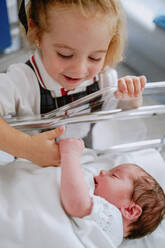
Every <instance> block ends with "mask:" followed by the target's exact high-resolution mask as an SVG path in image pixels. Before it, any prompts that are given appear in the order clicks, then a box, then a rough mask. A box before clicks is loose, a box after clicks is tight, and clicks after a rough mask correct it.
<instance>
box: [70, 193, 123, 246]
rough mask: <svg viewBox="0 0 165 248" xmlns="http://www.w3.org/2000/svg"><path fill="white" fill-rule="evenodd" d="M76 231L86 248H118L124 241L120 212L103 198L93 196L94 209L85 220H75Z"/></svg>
mask: <svg viewBox="0 0 165 248" xmlns="http://www.w3.org/2000/svg"><path fill="white" fill-rule="evenodd" d="M73 222H74V223H75V225H74V227H75V228H74V229H75V232H76V234H77V235H78V236H79V238H80V239H81V241H82V242H83V244H85V246H86V247H95V248H96V247H109V248H110V247H113V248H114V247H117V246H118V245H120V243H121V242H122V240H123V224H122V217H121V213H120V211H119V210H118V209H117V208H116V207H115V206H114V205H112V204H110V203H109V202H107V201H106V200H104V199H103V198H101V197H98V196H95V195H94V196H93V209H92V212H91V214H90V215H88V216H86V217H84V218H73Z"/></svg>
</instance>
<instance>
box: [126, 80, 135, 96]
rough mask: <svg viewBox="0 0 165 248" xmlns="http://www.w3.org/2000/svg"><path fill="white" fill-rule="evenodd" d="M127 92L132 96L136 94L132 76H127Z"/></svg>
mask: <svg viewBox="0 0 165 248" xmlns="http://www.w3.org/2000/svg"><path fill="white" fill-rule="evenodd" d="M125 81H126V85H127V92H128V95H129V96H130V97H132V96H134V83H133V80H132V78H126V80H125Z"/></svg>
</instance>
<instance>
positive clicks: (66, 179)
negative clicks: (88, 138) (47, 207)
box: [59, 139, 92, 217]
mask: <svg viewBox="0 0 165 248" xmlns="http://www.w3.org/2000/svg"><path fill="white" fill-rule="evenodd" d="M59 147H60V153H61V167H62V168H61V169H62V175H61V201H62V204H63V207H64V209H65V211H66V212H67V214H68V215H71V216H73V217H83V216H86V215H88V214H90V212H91V209H92V199H91V198H90V195H89V190H88V186H87V183H86V182H85V178H84V176H83V173H82V171H81V167H80V157H81V153H82V151H83V148H84V144H83V141H82V140H79V139H65V140H61V141H60V142H59Z"/></svg>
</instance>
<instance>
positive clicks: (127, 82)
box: [115, 76, 146, 109]
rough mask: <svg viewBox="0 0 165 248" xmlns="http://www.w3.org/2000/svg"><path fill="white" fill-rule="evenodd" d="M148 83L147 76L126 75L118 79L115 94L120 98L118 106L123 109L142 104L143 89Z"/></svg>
mask: <svg viewBox="0 0 165 248" xmlns="http://www.w3.org/2000/svg"><path fill="white" fill-rule="evenodd" d="M145 84H146V77H145V76H140V77H136V76H126V77H123V78H120V79H119V80H118V90H117V91H116V92H115V96H116V97H117V98H118V99H119V104H118V107H119V108H122V109H129V108H137V107H139V106H141V105H142V103H143V98H142V91H143V90H144V87H145Z"/></svg>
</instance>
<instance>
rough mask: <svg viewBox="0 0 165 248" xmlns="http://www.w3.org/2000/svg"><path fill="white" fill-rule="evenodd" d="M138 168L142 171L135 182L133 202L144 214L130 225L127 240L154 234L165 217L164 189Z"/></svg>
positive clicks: (141, 170)
mask: <svg viewBox="0 0 165 248" xmlns="http://www.w3.org/2000/svg"><path fill="white" fill-rule="evenodd" d="M135 166H137V165H135ZM137 167H138V168H139V170H140V171H139V177H138V178H137V179H136V180H135V182H134V191H133V194H132V200H133V201H134V202H135V203H136V204H138V205H139V206H141V208H142V214H141V215H140V217H139V218H138V219H137V220H136V221H135V222H133V223H131V224H130V226H129V234H128V236H127V237H126V238H127V239H136V238H141V237H144V236H145V235H147V234H150V233H152V232H153V231H154V230H155V229H156V228H157V226H158V225H159V224H160V222H161V220H162V219H163V216H164V215H165V194H164V192H163V190H162V188H161V187H160V185H159V184H158V182H157V181H156V180H155V179H154V178H153V177H152V176H151V175H149V174H148V173H147V172H146V171H144V170H143V169H142V168H140V167H139V166H137ZM141 172H142V173H141Z"/></svg>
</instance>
